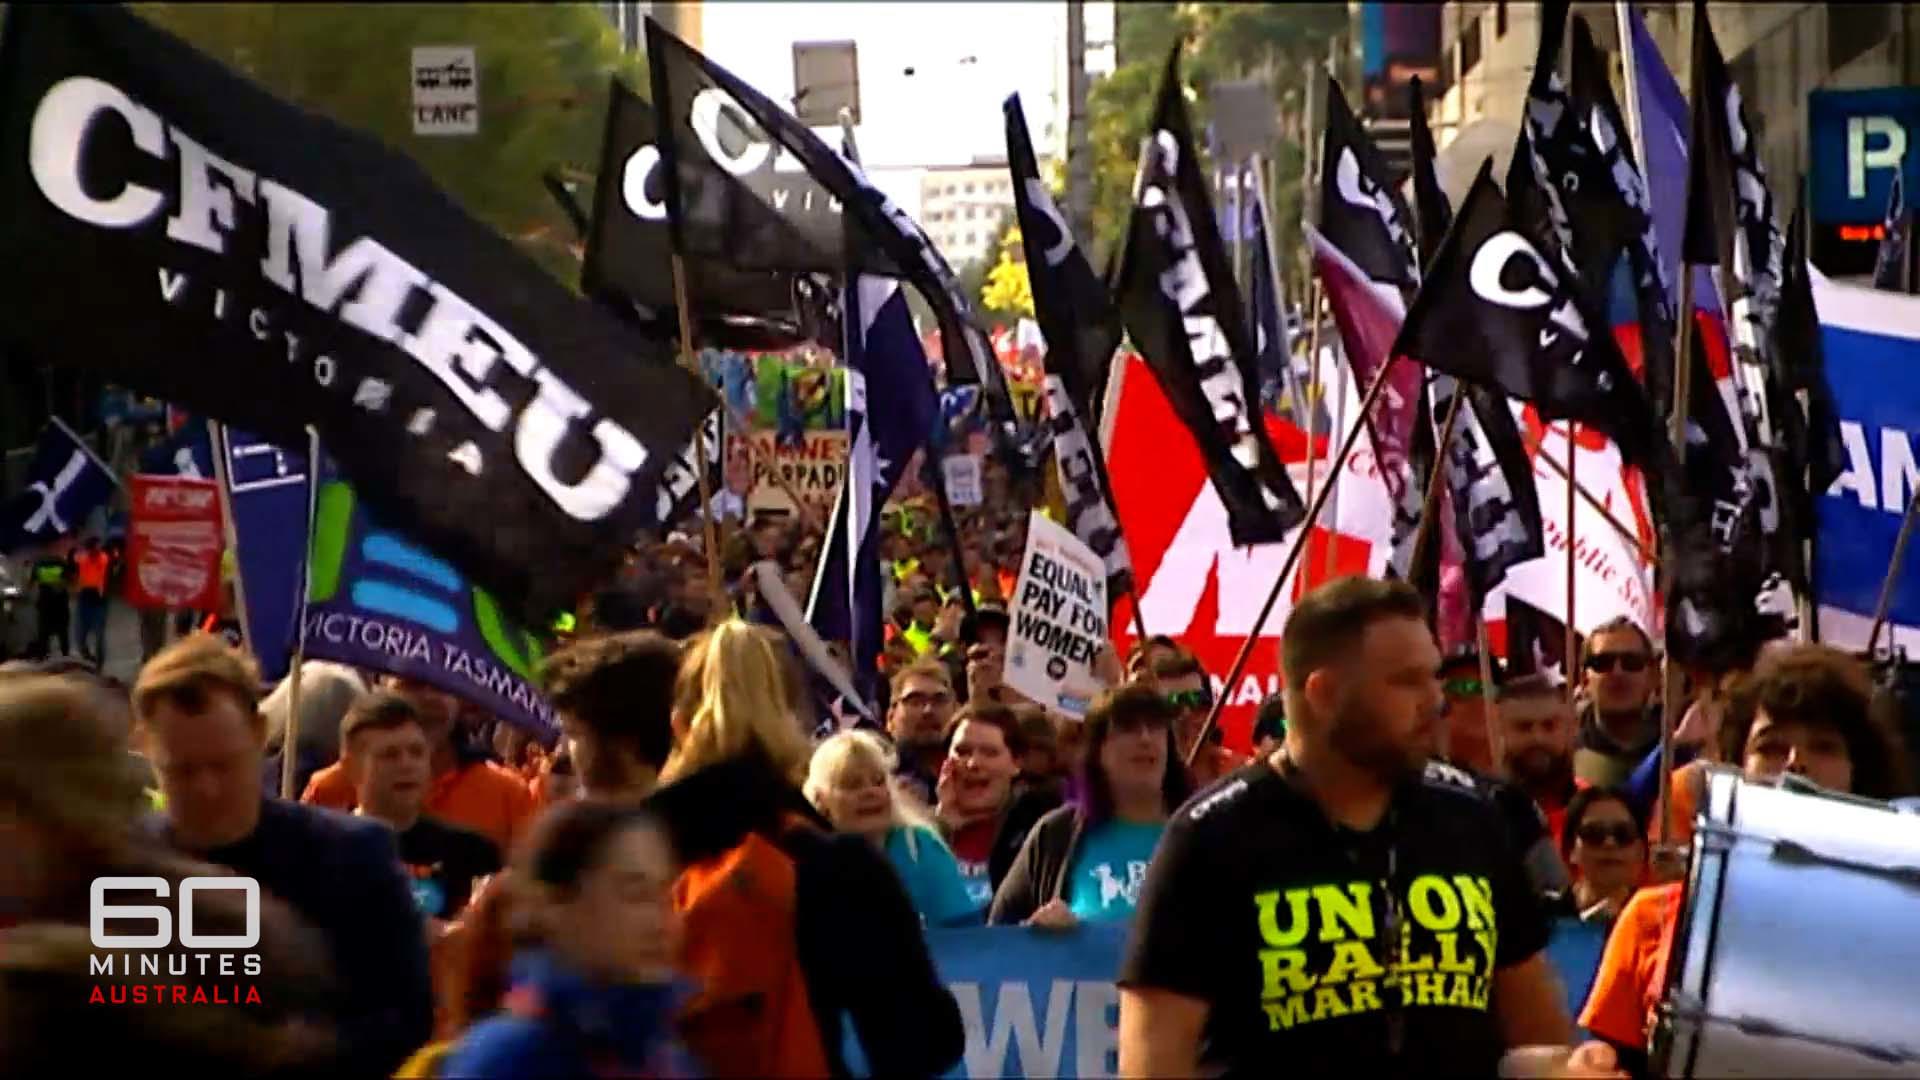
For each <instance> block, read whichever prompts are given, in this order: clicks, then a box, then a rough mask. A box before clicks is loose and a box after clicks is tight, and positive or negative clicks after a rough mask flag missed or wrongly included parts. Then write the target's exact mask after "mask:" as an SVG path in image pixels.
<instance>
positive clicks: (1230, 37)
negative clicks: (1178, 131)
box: [1087, 3, 1350, 280]
mask: <svg viewBox="0 0 1920 1080" xmlns="http://www.w3.org/2000/svg"><path fill="white" fill-rule="evenodd" d="M1349 18H1350V16H1349V14H1348V11H1347V6H1346V5H1345V4H1336V3H1309V4H1234V3H1189V4H1161V3H1139V4H1121V5H1118V6H1117V7H1116V9H1115V28H1114V34H1115V38H1116V42H1115V46H1116V59H1117V60H1118V61H1119V63H1118V66H1117V67H1116V68H1115V69H1114V71H1113V73H1112V74H1111V75H1108V76H1107V77H1105V78H1103V79H1101V80H1100V81H1099V82H1097V83H1095V84H1094V86H1093V88H1092V90H1091V91H1090V92H1089V94H1088V108H1087V112H1088V121H1089V124H1088V143H1089V149H1090V150H1091V152H1092V154H1093V231H1094V235H1093V236H1092V237H1090V238H1089V240H1090V241H1091V246H1092V249H1093V251H1094V252H1095V253H1096V255H1097V257H1098V258H1099V259H1100V260H1101V264H1104V261H1105V260H1106V259H1107V258H1110V257H1111V254H1112V252H1113V250H1114V249H1115V248H1116V247H1117V246H1118V243H1119V240H1120V237H1121V233H1122V230H1124V229H1125V228H1126V224H1127V218H1128V215H1129V213H1130V212H1131V209H1132V203H1133V177H1134V172H1135V170H1136V168H1137V166H1138V164H1139V160H1140V140H1141V139H1142V138H1144V137H1145V136H1146V134H1147V124H1148V123H1149V122H1151V120H1152V119H1153V103H1154V94H1155V92H1156V91H1157V90H1158V88H1159V84H1160V75H1161V72H1162V71H1163V70H1164V69H1165V64H1166V59H1167V52H1168V50H1169V49H1171V48H1172V47H1173V43H1174V42H1175V41H1185V42H1186V44H1185V48H1184V54H1183V56H1182V59H1181V75H1182V78H1183V80H1184V81H1185V83H1186V84H1187V87H1188V88H1189V93H1188V99H1187V100H1188V109H1189V111H1190V113H1191V114H1192V116H1193V118H1194V122H1195V125H1196V127H1197V128H1198V129H1199V130H1200V131H1204V130H1205V127H1206V123H1207V90H1208V88H1210V87H1211V86H1212V85H1213V84H1214V83H1216V82H1218V81H1221V80H1223V79H1234V78H1244V77H1249V76H1252V75H1255V74H1262V73H1264V74H1265V75H1266V76H1267V78H1268V80H1269V82H1270V83H1271V84H1272V87H1273V92H1274V106H1275V108H1276V110H1278V111H1279V112H1280V114H1281V115H1282V116H1283V117H1287V118H1297V117H1298V116H1299V115H1300V112H1301V106H1302V104H1303V100H1302V93H1301V91H1302V88H1303V83H1302V80H1303V78H1304V77H1305V67H1306V65H1307V64H1308V63H1309V62H1311V61H1313V60H1315V59H1318V58H1320V57H1323V56H1325V55H1326V51H1327V42H1328V41H1329V40H1331V39H1332V38H1333V37H1334V36H1336V35H1338V34H1339V33H1341V32H1342V31H1343V30H1345V28H1346V26H1347V24H1348V20H1349ZM1315 92H1316V93H1317V92H1318V90H1317V89H1316V91H1315ZM1301 126H1303V125H1300V124H1299V123H1298V122H1297V121H1296V122H1294V123H1283V124H1282V125H1281V130H1280V135H1279V138H1278V140H1277V142H1276V145H1275V146H1274V147H1273V151H1272V154H1271V159H1270V160H1269V162H1268V164H1267V168H1266V173H1267V178H1268V199H1269V207H1270V209H1271V210H1272V212H1273V219H1274V229H1275V246H1276V247H1277V248H1278V249H1279V251H1280V254H1281V257H1282V259H1285V260H1289V261H1290V262H1291V264H1292V266H1293V269H1294V272H1295V273H1296V274H1298V273H1304V268H1305V265H1306V263H1305V259H1304V257H1303V256H1302V254H1301V244H1300V229H1299V222H1300V209H1301V192H1300V183H1301V167H1302V163H1303V162H1304V160H1305V159H1304V157H1303V156H1302V149H1301V146H1300V139H1301V131H1300V127H1301ZM1309 134H1310V135H1312V136H1317V132H1316V133H1309ZM1199 149H1200V152H1201V154H1202V155H1205V154H1206V153H1207V147H1205V146H1204V145H1203V146H1201V147H1200V148H1199ZM1203 165H1204V163H1203ZM1295 280H1299V279H1298V278H1295Z"/></svg>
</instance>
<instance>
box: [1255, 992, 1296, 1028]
mask: <svg viewBox="0 0 1920 1080" xmlns="http://www.w3.org/2000/svg"><path fill="white" fill-rule="evenodd" d="M1261 1008H1262V1009H1264V1010H1266V1013H1267V1030H1268V1031H1285V1030H1286V1029H1288V1028H1290V1027H1292V1026H1293V1025H1295V1024H1304V1023H1306V1022H1307V999H1306V998H1305V997H1304V996H1295V997H1290V998H1287V999H1286V1000H1284V1001H1269V1002H1267V1003H1266V1004H1264V1005H1262V1006H1261Z"/></svg>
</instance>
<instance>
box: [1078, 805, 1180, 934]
mask: <svg viewBox="0 0 1920 1080" xmlns="http://www.w3.org/2000/svg"><path fill="white" fill-rule="evenodd" d="M1165 829H1166V823H1164V822H1153V823H1151V824H1144V823H1140V822H1133V821H1109V822H1107V823H1106V824H1104V825H1101V826H1100V827H1098V828H1096V829H1093V830H1091V831H1090V832H1088V833H1087V834H1086V835H1085V836H1084V837H1082V838H1081V839H1080V850H1079V851H1078V852H1076V853H1075V854H1074V857H1073V870H1072V876H1071V877H1070V878H1069V879H1068V880H1069V881H1071V882H1072V883H1073V903H1072V905H1071V906H1072V908H1073V913H1074V915H1075V916H1077V917H1078V918H1079V919H1080V921H1081V922H1124V921H1126V920H1127V919H1130V918H1132V917H1133V909H1134V907H1135V906H1136V905H1137V904H1139V903H1140V883H1141V882H1143V881H1145V880H1146V879H1147V861H1148V860H1150V859H1152V858H1153V845H1155V844H1157V843H1159V842H1160V833H1161V832H1162V831H1163V830H1165Z"/></svg>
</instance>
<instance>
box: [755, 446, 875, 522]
mask: <svg viewBox="0 0 1920 1080" xmlns="http://www.w3.org/2000/svg"><path fill="white" fill-rule="evenodd" d="M744 439H751V440H753V453H752V462H753V482H752V485H751V486H750V487H749V488H748V489H747V513H748V514H749V515H752V514H758V513H762V512H767V513H775V514H781V515H792V514H793V513H794V502H793V499H792V498H791V497H790V496H789V495H788V494H787V490H786V488H791V489H792V490H793V494H794V495H798V496H799V497H800V499H801V500H802V501H804V502H805V503H806V504H807V505H808V506H809V507H810V508H811V509H812V512H813V515H814V520H815V521H825V520H827V518H828V517H830V516H831V515H832V514H833V501H834V499H836V498H838V497H839V495H840V485H841V484H842V483H845V482H846V478H847V433H846V432H844V431H808V432H806V433H804V434H803V435H802V436H801V438H800V441H799V442H798V443H797V444H788V445H782V444H781V443H780V441H779V440H778V439H776V438H775V437H774V433H773V432H771V431H755V432H753V433H751V434H749V435H745V436H738V435H736V436H729V437H728V440H727V442H728V446H729V451H728V460H730V461H731V460H733V453H734V450H733V449H732V448H733V447H734V446H735V445H736V444H738V443H740V442H741V441H742V440H744ZM745 450H746V448H745V447H744V446H741V447H739V451H740V452H741V453H742V454H744V453H745ZM776 470H777V472H778V475H779V476H780V477H781V478H783V479H784V480H785V481H786V488H783V487H782V486H781V485H780V482H779V481H778V480H775V479H774V476H775V472H776Z"/></svg>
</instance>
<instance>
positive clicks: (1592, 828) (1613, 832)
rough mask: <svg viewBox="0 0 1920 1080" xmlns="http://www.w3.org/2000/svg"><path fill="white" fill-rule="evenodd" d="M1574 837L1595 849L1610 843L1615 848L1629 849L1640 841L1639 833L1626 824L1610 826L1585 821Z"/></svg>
mask: <svg viewBox="0 0 1920 1080" xmlns="http://www.w3.org/2000/svg"><path fill="white" fill-rule="evenodd" d="M1574 835H1575V836H1578V837H1579V838H1580V842H1581V843H1583V844H1591V845H1593V846H1594V847H1601V846H1604V845H1606V844H1608V843H1611V844H1613V845H1614V846H1615V847H1627V846H1628V845H1630V844H1633V843H1634V842H1636V841H1638V840H1639V839H1640V833H1639V831H1638V830H1636V829H1635V828H1634V827H1633V826H1632V825H1629V824H1627V823H1626V822H1617V823H1615V824H1612V825H1609V824H1607V823H1606V822H1604V821H1583V822H1581V823H1580V828H1579V829H1578V830H1577V831H1575V833H1574Z"/></svg>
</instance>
